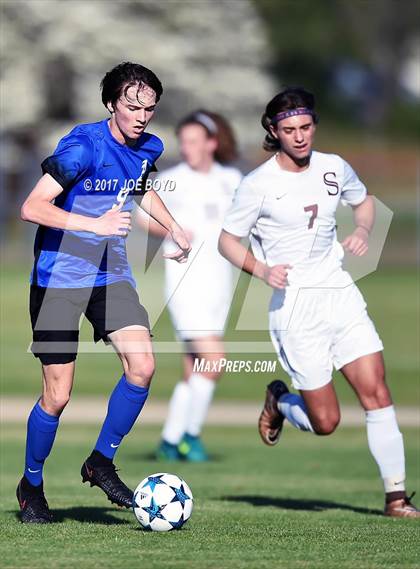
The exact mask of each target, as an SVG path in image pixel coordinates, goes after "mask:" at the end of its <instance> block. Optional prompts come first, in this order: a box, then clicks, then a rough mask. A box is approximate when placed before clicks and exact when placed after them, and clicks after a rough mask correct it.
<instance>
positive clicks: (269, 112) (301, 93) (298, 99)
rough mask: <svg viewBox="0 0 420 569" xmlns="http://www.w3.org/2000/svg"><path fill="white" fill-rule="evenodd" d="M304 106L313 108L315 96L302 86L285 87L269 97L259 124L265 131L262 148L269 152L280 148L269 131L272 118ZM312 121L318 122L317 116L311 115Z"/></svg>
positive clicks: (278, 142)
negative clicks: (269, 99)
mask: <svg viewBox="0 0 420 569" xmlns="http://www.w3.org/2000/svg"><path fill="white" fill-rule="evenodd" d="M302 107H305V108H307V109H310V110H311V111H312V110H314V109H315V97H314V95H313V94H312V93H310V92H309V91H306V89H304V88H303V87H286V88H285V89H284V90H283V91H281V92H280V93H278V94H277V95H276V96H275V97H273V98H272V99H271V101H270V102H269V103H268V105H267V106H266V108H265V112H264V114H263V116H262V117H261V124H262V126H263V128H264V129H265V130H266V131H267V133H268V134H266V136H265V139H264V142H263V148H264V150H268V151H269V152H275V151H276V150H280V148H281V144H280V141H279V140H277V138H274V136H273V135H272V134H271V132H270V126H271V124H272V123H271V121H272V119H273V118H274V117H275V116H276V115H277V114H278V113H281V112H283V111H290V110H293V109H299V108H302ZM313 120H314V123H315V124H316V123H317V122H318V117H317V116H316V115H314V116H313Z"/></svg>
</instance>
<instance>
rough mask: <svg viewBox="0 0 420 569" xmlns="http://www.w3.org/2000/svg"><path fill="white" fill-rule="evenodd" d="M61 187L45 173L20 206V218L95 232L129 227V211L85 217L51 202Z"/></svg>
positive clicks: (123, 231)
mask: <svg viewBox="0 0 420 569" xmlns="http://www.w3.org/2000/svg"><path fill="white" fill-rule="evenodd" d="M61 192H63V187H62V186H61V185H60V184H59V183H58V182H57V181H56V180H55V179H54V178H53V177H52V176H50V174H44V176H42V178H40V180H39V181H38V183H37V184H36V186H35V187H34V189H33V190H32V191H31V193H30V194H29V196H28V197H27V198H26V200H25V202H24V203H23V205H22V207H21V218H22V219H23V221H30V222H32V223H37V224H39V225H43V226H45V227H53V228H57V229H67V230H70V231H90V232H92V233H96V234H97V235H107V236H109V235H121V236H125V235H127V233H128V231H130V229H131V222H130V213H129V212H121V211H120V209H119V208H114V209H111V210H109V211H107V212H106V213H105V214H104V215H101V216H100V217H88V216H85V215H79V214H76V213H70V212H68V211H65V210H63V209H61V208H59V207H57V206H55V205H54V204H53V203H52V202H53V200H54V199H55V198H56V197H57V196H59V195H60V194H61Z"/></svg>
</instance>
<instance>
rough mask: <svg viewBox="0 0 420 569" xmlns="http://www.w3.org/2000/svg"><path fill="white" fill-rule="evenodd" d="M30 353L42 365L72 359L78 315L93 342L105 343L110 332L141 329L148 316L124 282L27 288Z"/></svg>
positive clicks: (147, 326) (74, 354) (74, 357)
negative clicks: (91, 332) (86, 323)
mask: <svg viewBox="0 0 420 569" xmlns="http://www.w3.org/2000/svg"><path fill="white" fill-rule="evenodd" d="M30 314H31V323H32V339H33V343H32V346H31V351H32V353H33V354H34V356H35V357H37V358H39V359H40V360H41V362H42V363H43V364H44V365H49V364H65V363H69V362H72V361H74V360H75V359H76V356H77V349H78V341H79V322H80V317H81V315H82V314H85V316H86V318H87V319H88V320H89V322H90V323H91V324H92V326H93V330H94V340H95V342H99V340H104V341H105V342H106V341H107V336H108V334H110V333H111V332H115V331H116V330H120V329H121V328H124V327H126V326H132V325H139V326H144V327H145V328H147V330H149V331H150V324H149V317H148V314H147V311H146V309H145V308H144V306H142V305H141V304H140V300H139V297H138V294H137V292H136V290H135V289H134V288H133V287H132V286H131V284H130V283H128V282H126V281H121V282H118V283H114V284H110V285H107V286H97V287H93V288H45V287H40V286H37V285H32V286H31V293H30Z"/></svg>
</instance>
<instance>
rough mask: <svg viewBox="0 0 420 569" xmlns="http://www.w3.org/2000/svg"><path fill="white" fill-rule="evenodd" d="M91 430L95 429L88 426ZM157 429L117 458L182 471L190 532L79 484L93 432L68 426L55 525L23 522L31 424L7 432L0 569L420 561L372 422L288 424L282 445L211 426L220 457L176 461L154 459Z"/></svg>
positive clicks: (410, 450) (131, 479)
mask: <svg viewBox="0 0 420 569" xmlns="http://www.w3.org/2000/svg"><path fill="white" fill-rule="evenodd" d="M88 433H89V434H88ZM158 434H159V433H158V431H157V430H156V429H152V428H144V427H141V425H139V426H137V427H136V428H135V429H134V431H133V432H132V434H131V435H130V436H129V437H128V438H127V440H126V441H125V443H124V446H123V447H122V449H121V451H120V453H119V455H118V456H117V464H118V465H119V466H120V467H121V469H122V470H121V475H122V477H123V478H124V479H125V480H126V482H127V483H129V484H130V485H132V486H135V485H136V484H137V483H138V482H139V481H140V480H141V479H142V478H143V477H144V476H145V475H148V474H151V473H153V472H157V471H162V470H163V471H169V472H174V473H177V474H178V475H180V476H182V477H184V478H185V479H186V480H187V482H188V483H189V484H190V486H191V488H192V490H193V493H194V498H195V508H194V512H193V516H192V518H191V520H190V521H189V522H188V524H187V525H186V526H184V528H183V529H182V530H181V531H177V532H170V533H168V534H157V533H156V534H155V533H149V532H144V531H142V530H141V529H140V527H139V526H138V524H137V521H136V520H135V518H134V516H133V514H132V512H130V511H127V510H119V509H118V508H115V507H113V506H111V505H109V502H107V500H106V499H105V497H104V496H103V494H102V493H101V492H100V490H98V489H97V488H92V489H90V488H89V487H88V485H87V484H85V485H81V482H80V476H79V468H80V464H81V462H82V461H83V459H84V457H85V456H86V455H87V454H88V452H89V451H90V445H91V444H92V439H93V438H94V437H95V435H96V429H92V427H91V426H90V427H89V429H86V427H84V426H83V425H80V426H75V425H73V426H71V425H66V424H65V423H64V424H63V425H62V426H61V427H60V431H59V434H58V436H57V441H56V443H57V444H56V445H55V447H54V450H53V453H52V455H51V457H50V459H49V461H48V464H47V467H46V482H45V487H46V492H47V496H48V499H49V502H50V506H51V508H52V510H53V512H54V515H55V518H56V520H57V523H56V524H55V525H52V526H48V527H44V526H35V527H34V526H32V527H31V526H22V525H21V524H20V522H19V521H18V520H17V512H16V508H17V503H16V500H15V498H14V491H15V487H16V483H17V479H18V476H19V472H20V470H21V467H22V459H23V450H24V449H23V447H24V442H23V441H24V428H23V426H18V425H6V426H4V427H3V429H2V457H3V460H2V465H1V469H2V480H3V484H2V508H1V509H2V512H3V513H2V514H1V522H0V531H1V535H2V540H3V548H2V549H3V552H2V554H1V565H2V567H5V568H21V569H26V568H27V569H38V568H39V569H41V568H42V569H56V568H73V567H76V566H80V567H87V568H89V569H90V568H92V569H93V568H105V569H107V568H113V569H118V568H124V569H131V568H133V569H134V568H138V567H142V568H144V569H171V568H174V569H175V568H180V569H181V568H189V569H190V568H191V569H206V568H209V569H210V568H211V569H240V568H244V569H264V568H270V569H271V568H272V567H287V568H288V569H295V568H299V569H300V568H310V569H318V568H319V569H330V568H349V569H350V568H351V569H353V568H355V567H357V568H358V569H368V568H369V569H374V568H375V569H382V568H384V567H395V568H397V567H398V568H399V569H406V568H415V567H419V564H420V532H419V523H418V522H417V521H416V520H397V519H388V518H385V517H383V516H381V515H379V514H380V511H381V509H382V499H383V497H382V491H381V482H380V480H379V478H378V476H377V471H376V465H375V464H374V462H373V459H372V458H371V457H370V455H369V451H368V449H367V445H366V435H365V432H364V430H359V429H342V430H340V431H338V432H337V433H336V434H335V435H333V436H332V437H324V438H321V437H315V436H313V435H309V434H306V433H301V432H298V431H295V430H294V429H292V428H287V429H286V430H285V433H284V437H283V439H282V441H281V443H280V444H279V446H278V447H276V448H273V449H270V448H267V447H265V446H264V445H263V444H261V443H260V441H259V439H258V434H257V432H256V430H255V429H249V428H242V429H237V428H231V429H228V430H226V429H221V428H217V427H214V428H209V429H208V431H207V442H208V446H209V449H210V451H212V453H213V456H214V461H213V462H211V463H208V464H198V465H188V464H180V465H174V464H170V463H157V462H155V461H154V460H153V459H152V458H151V453H152V451H153V449H154V448H155V444H156V441H157V438H158ZM404 434H405V445H406V451H407V458H408V473H409V477H408V489H409V490H412V489H413V490H414V489H415V488H418V487H419V482H420V480H419V479H416V478H415V476H416V472H417V475H418V473H419V463H418V460H419V456H420V455H419V451H420V448H419V440H418V434H416V432H414V431H413V430H409V429H408V430H406V431H405V433H404Z"/></svg>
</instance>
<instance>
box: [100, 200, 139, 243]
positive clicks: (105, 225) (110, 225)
mask: <svg viewBox="0 0 420 569" xmlns="http://www.w3.org/2000/svg"><path fill="white" fill-rule="evenodd" d="M121 208H122V205H118V206H117V205H114V206H113V207H112V209H109V210H108V211H107V212H105V213H104V214H103V215H101V216H100V217H97V218H96V219H95V220H94V232H95V233H96V235H103V236H111V235H120V236H122V237H127V235H128V232H129V231H131V213H130V212H129V211H121Z"/></svg>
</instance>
